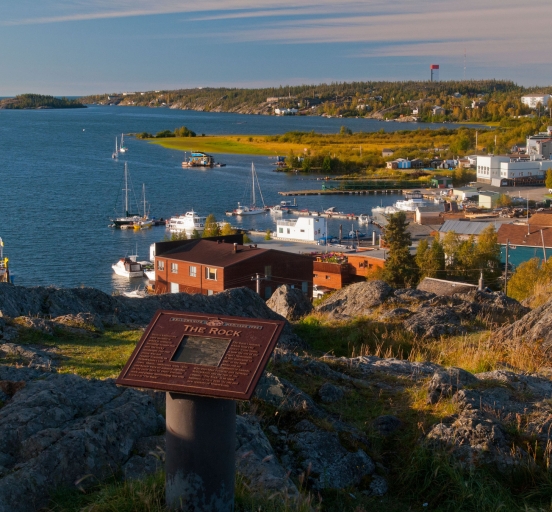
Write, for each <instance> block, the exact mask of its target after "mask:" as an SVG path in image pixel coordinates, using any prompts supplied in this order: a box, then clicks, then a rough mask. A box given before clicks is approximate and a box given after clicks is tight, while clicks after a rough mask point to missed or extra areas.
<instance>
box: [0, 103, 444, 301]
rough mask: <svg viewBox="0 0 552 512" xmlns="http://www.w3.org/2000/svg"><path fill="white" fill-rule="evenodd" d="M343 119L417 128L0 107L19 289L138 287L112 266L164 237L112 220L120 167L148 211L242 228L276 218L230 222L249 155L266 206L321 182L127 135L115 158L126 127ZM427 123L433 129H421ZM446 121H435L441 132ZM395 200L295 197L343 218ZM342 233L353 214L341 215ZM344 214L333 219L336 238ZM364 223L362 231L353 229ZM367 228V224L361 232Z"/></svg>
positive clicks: (0, 156) (237, 129)
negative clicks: (187, 155) (189, 158)
mask: <svg viewBox="0 0 552 512" xmlns="http://www.w3.org/2000/svg"><path fill="white" fill-rule="evenodd" d="M342 124H346V125H347V126H348V127H349V128H351V129H352V130H353V131H361V130H362V131H375V130H379V129H381V128H383V129H384V130H386V131H391V130H398V129H401V130H403V129H410V128H416V127H418V126H419V125H415V124H414V125H412V126H410V125H408V124H403V123H400V124H399V123H384V122H377V121H371V120H366V119H325V118H320V117H266V116H254V115H253V116H251V115H249V116H248V115H238V114H213V113H201V112H190V111H180V110H170V109H148V108H142V107H127V108H125V107H102V106H91V107H89V108H87V109H68V110H22V111H16V110H0V175H1V182H0V213H1V218H2V222H1V224H0V237H2V238H3V240H4V244H5V247H4V250H5V255H7V256H8V257H9V258H10V267H11V269H12V271H13V273H14V275H15V282H16V284H19V285H25V286H36V285H55V286H62V287H74V286H81V285H85V286H93V287H96V288H99V289H101V290H104V291H106V292H108V293H110V292H112V291H113V290H124V289H132V288H134V287H136V285H137V284H140V283H139V282H138V283H136V282H134V281H133V282H132V283H131V284H129V282H128V280H124V279H121V278H118V277H116V276H114V275H113V273H112V269H111V264H112V263H115V262H116V261H117V260H118V259H119V258H120V257H122V256H125V255H128V254H134V253H136V251H137V252H138V255H139V256H140V259H148V256H149V246H150V244H151V243H153V242H156V241H161V240H163V238H164V237H166V236H167V235H168V232H167V231H166V230H165V229H164V228H162V227H154V228H152V229H150V230H144V231H139V232H135V231H130V230H128V231H121V230H114V229H110V228H109V227H108V224H109V219H110V218H111V217H113V216H114V215H116V214H117V213H119V214H120V211H121V206H120V204H119V205H118V206H119V208H118V211H116V210H115V207H116V199H117V197H119V200H120V198H121V189H122V177H123V169H124V162H125V161H126V162H128V168H129V171H130V175H131V178H132V182H133V185H134V189H135V191H136V196H137V197H139V196H140V194H141V187H142V183H145V185H146V195H147V200H148V202H149V203H150V205H151V215H153V216H156V217H165V218H166V217H170V216H171V215H175V214H177V213H184V212H186V211H188V210H190V209H192V208H193V209H195V210H196V211H198V212H199V213H200V214H203V215H207V214H208V213H214V214H215V216H216V217H217V219H218V220H224V219H229V220H230V222H231V223H232V224H234V225H236V226H240V227H244V228H248V229H251V228H254V229H261V230H266V229H267V228H275V225H276V224H275V219H274V218H273V217H271V216H270V215H268V214H267V215H258V216H252V217H246V218H244V219H243V220H242V221H240V220H239V218H236V217H232V218H228V217H226V216H225V215H224V212H225V211H226V210H229V209H233V208H235V207H236V205H237V202H238V201H242V200H243V196H244V190H245V187H246V182H247V179H248V177H249V174H250V169H251V162H252V161H253V162H254V163H255V167H256V170H257V174H258V176H259V182H260V185H261V188H262V191H263V194H264V199H265V203H266V204H275V203H278V202H279V201H280V200H281V199H282V197H281V196H279V195H278V191H283V190H297V189H315V188H321V182H320V181H316V180H315V179H312V178H306V177H303V176H300V175H299V176H295V175H293V176H291V175H286V174H283V173H276V172H273V168H274V167H273V165H272V162H273V160H270V159H269V158H267V157H250V156H239V155H216V157H217V160H219V161H222V162H225V163H226V164H227V167H224V168H215V169H209V170H206V171H202V170H193V169H186V170H185V169H182V167H181V162H182V159H183V154H182V152H179V151H174V150H168V149H165V148H162V147H160V146H157V145H153V144H148V143H147V142H144V141H140V140H136V139H134V138H131V137H127V138H125V145H126V146H127V147H128V148H129V151H128V153H126V155H124V156H121V157H120V158H119V160H118V161H114V160H112V158H111V153H112V151H113V149H114V144H115V137H116V136H119V137H120V135H121V133H122V132H125V133H129V132H141V131H148V132H153V133H155V132H157V131H160V130H164V129H171V130H172V129H174V128H176V127H178V126H182V125H186V126H188V127H189V128H190V129H192V130H194V131H196V132H197V133H205V134H226V133H228V134H232V133H245V134H277V133H283V132H286V131H290V130H303V131H310V130H315V131H317V132H325V133H331V132H337V131H339V128H340V126H341V125H342ZM421 126H422V127H426V126H428V127H429V126H430V125H421ZM442 126H443V125H442V124H439V125H434V126H432V127H435V128H439V127H442ZM396 199H397V197H396V196H395V197H393V196H310V197H303V196H301V197H299V198H297V200H298V203H299V206H300V207H301V208H309V209H316V210H323V209H325V208H328V207H330V206H336V207H337V209H338V210H340V211H345V212H347V213H349V212H354V213H356V214H359V213H370V210H371V208H372V206H376V205H379V204H380V203H381V202H382V203H383V205H384V206H385V205H389V204H392V203H393V202H394V201H395V200H396ZM341 223H342V224H344V227H343V229H344V231H346V230H347V229H348V227H349V224H350V223H349V222H348V221H341ZM339 224H340V221H336V220H331V221H330V223H329V228H330V229H329V231H330V234H337V232H338V229H339ZM355 227H356V226H355ZM363 229H364V228H363Z"/></svg>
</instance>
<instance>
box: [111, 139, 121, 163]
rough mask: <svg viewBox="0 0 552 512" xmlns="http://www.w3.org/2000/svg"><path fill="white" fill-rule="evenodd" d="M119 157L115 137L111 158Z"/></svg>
mask: <svg viewBox="0 0 552 512" xmlns="http://www.w3.org/2000/svg"><path fill="white" fill-rule="evenodd" d="M118 157H119V148H118V147H117V137H115V151H114V152H113V153H112V155H111V158H118Z"/></svg>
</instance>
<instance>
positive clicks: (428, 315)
mask: <svg viewBox="0 0 552 512" xmlns="http://www.w3.org/2000/svg"><path fill="white" fill-rule="evenodd" d="M316 310H317V311H320V312H325V313H328V314H329V315H330V316H332V317H335V318H342V319H347V318H352V317H356V316H373V317H377V319H378V320H380V321H383V322H393V323H395V324H396V323H400V324H402V325H403V326H404V328H405V329H406V330H407V331H410V332H412V333H413V334H415V335H416V336H417V337H420V338H438V337H440V336H443V335H458V334H463V333H465V332H467V331H468V330H474V329H477V328H479V326H480V325H483V324H486V325H493V326H496V325H503V324H505V323H509V322H512V321H513V320H517V319H519V318H522V317H523V315H526V314H527V313H528V312H529V311H530V310H529V308H526V307H525V306H522V305H521V304H520V303H519V302H517V301H516V300H514V299H510V298H509V297H506V296H505V295H504V294H503V293H501V292H495V293H487V292H482V291H479V290H474V291H471V292H468V293H462V294H455V295H451V296H438V295H435V294H434V293H430V292H427V291H423V290H417V289H411V288H409V289H399V290H393V289H392V288H390V287H389V286H388V285H387V284H386V283H384V282H382V281H369V282H366V283H357V284H353V285H350V286H347V287H346V288H343V289H342V290H339V291H338V292H336V293H334V294H333V295H331V296H330V297H329V298H328V299H327V300H325V301H324V302H322V303H321V304H319V305H318V306H317V308H316ZM477 321H479V322H477Z"/></svg>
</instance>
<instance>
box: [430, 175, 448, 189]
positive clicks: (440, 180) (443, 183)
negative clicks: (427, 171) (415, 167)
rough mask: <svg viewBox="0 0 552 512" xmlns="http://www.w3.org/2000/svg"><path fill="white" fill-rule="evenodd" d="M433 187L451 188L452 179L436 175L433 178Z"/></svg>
mask: <svg viewBox="0 0 552 512" xmlns="http://www.w3.org/2000/svg"><path fill="white" fill-rule="evenodd" d="M430 183H431V186H432V187H435V188H449V185H450V186H452V178H449V177H448V176H439V175H437V174H436V175H435V176H433V177H432V178H431V181H430Z"/></svg>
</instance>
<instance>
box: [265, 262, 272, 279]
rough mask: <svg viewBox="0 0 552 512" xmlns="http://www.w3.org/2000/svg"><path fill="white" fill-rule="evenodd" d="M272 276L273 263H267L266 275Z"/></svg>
mask: <svg viewBox="0 0 552 512" xmlns="http://www.w3.org/2000/svg"><path fill="white" fill-rule="evenodd" d="M271 276H272V265H265V277H271Z"/></svg>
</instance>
